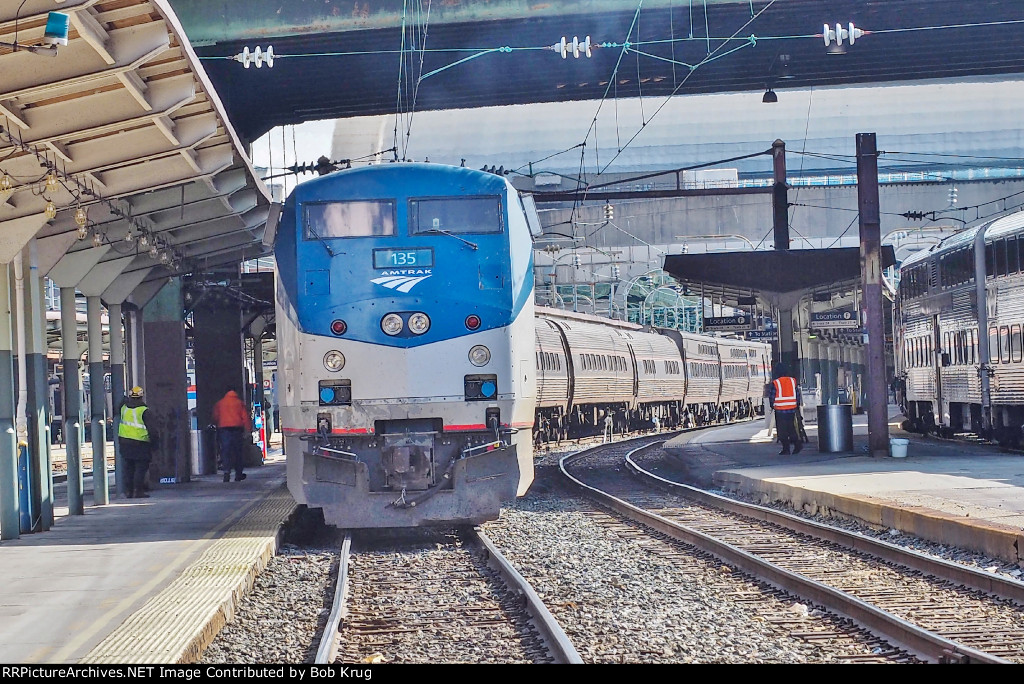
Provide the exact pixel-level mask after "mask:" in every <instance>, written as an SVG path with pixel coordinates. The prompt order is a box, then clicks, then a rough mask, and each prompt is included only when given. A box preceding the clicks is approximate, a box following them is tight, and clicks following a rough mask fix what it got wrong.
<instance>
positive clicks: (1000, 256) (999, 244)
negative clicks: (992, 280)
mask: <svg viewBox="0 0 1024 684" xmlns="http://www.w3.org/2000/svg"><path fill="white" fill-rule="evenodd" d="M996 275H997V276H1004V275H1006V240H997V241H996Z"/></svg>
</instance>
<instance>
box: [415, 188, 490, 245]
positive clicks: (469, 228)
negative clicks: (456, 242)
mask: <svg viewBox="0 0 1024 684" xmlns="http://www.w3.org/2000/svg"><path fill="white" fill-rule="evenodd" d="M433 230H437V231H444V232H446V233H500V232H501V198H500V197H497V196H495V197H445V198H438V199H426V198H420V199H414V200H409V232H410V233H411V234H413V235H415V234H417V233H428V232H430V231H433Z"/></svg>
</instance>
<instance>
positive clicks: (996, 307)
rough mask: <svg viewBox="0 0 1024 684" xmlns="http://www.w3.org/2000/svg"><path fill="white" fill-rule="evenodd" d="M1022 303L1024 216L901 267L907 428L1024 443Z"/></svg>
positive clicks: (986, 226)
mask: <svg viewBox="0 0 1024 684" xmlns="http://www.w3.org/2000/svg"><path fill="white" fill-rule="evenodd" d="M982 250H983V254H982ZM976 252H977V253H978V256H980V257H981V258H980V259H977V260H976V258H975V256H976ZM1022 295H1024V212H1018V213H1015V214H1010V215H1007V216H1002V217H999V218H995V219H990V220H987V221H983V222H980V223H978V224H976V225H974V226H971V227H968V228H966V229H965V230H963V231H960V232H958V233H956V234H954V235H952V236H950V237H948V238H946V239H945V240H943V241H941V242H940V243H938V244H937V245H934V246H933V247H931V248H929V249H927V250H922V251H920V252H918V253H916V254H914V255H912V256H911V257H909V258H908V259H906V260H905V261H904V262H903V263H902V264H901V267H900V283H899V288H898V291H897V298H896V319H897V320H896V325H895V326H894V328H895V329H896V334H897V337H896V339H895V342H896V347H895V349H896V353H895V355H896V369H897V373H898V376H899V378H900V379H902V383H901V385H905V390H904V391H903V392H902V395H903V396H901V397H900V401H901V404H902V406H903V411H904V414H905V416H906V419H907V427H908V428H911V429H915V430H918V431H922V432H938V433H940V434H946V435H952V434H955V433H968V432H969V433H975V434H978V435H981V436H983V437H986V438H991V439H995V440H997V441H998V442H999V443H1001V444H1003V445H1006V446H1014V445H1019V444H1020V441H1021V426H1022V424H1024V341H1022V328H1024V296H1022Z"/></svg>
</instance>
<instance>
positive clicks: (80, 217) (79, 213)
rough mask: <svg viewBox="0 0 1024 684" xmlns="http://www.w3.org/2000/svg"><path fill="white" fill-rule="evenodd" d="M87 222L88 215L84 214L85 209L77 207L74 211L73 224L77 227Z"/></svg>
mask: <svg viewBox="0 0 1024 684" xmlns="http://www.w3.org/2000/svg"><path fill="white" fill-rule="evenodd" d="M88 222H89V214H88V213H86V211H85V207H82V206H79V207H78V208H77V209H75V223H77V224H78V225H79V226H84V225H85V224H86V223H88Z"/></svg>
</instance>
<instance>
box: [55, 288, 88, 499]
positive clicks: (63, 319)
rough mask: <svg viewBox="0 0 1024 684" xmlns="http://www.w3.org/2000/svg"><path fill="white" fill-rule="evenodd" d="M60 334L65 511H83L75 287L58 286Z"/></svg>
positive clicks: (80, 406) (80, 398) (80, 395)
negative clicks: (65, 473) (65, 490)
mask: <svg viewBox="0 0 1024 684" xmlns="http://www.w3.org/2000/svg"><path fill="white" fill-rule="evenodd" d="M60 336H61V341H62V346H63V347H64V352H63V359H62V360H63V363H64V383H63V387H64V444H65V450H66V452H67V464H68V512H69V513H70V514H71V515H85V501H84V499H83V491H84V489H85V482H84V479H83V474H82V433H81V426H82V417H81V413H82V394H81V391H82V390H81V387H82V378H81V375H80V373H79V371H78V312H77V308H76V302H75V288H74V287H62V288H60Z"/></svg>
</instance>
